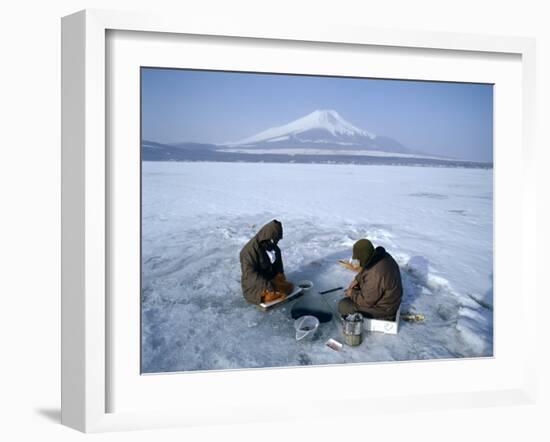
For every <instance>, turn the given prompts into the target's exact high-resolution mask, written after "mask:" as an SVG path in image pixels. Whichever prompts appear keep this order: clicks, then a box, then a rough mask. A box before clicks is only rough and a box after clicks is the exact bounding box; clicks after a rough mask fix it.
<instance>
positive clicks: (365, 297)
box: [338, 239, 403, 321]
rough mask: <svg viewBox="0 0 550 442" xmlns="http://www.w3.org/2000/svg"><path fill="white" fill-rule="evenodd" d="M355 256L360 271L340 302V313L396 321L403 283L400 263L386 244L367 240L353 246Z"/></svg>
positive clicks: (361, 240)
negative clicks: (358, 313) (383, 245)
mask: <svg viewBox="0 0 550 442" xmlns="http://www.w3.org/2000/svg"><path fill="white" fill-rule="evenodd" d="M352 258H353V259H355V260H358V261H359V266H360V271H359V273H358V274H357V275H356V276H355V278H354V279H353V281H352V282H351V284H350V286H349V288H348V289H347V290H346V297H345V298H344V299H342V300H341V301H340V303H339V304H338V310H339V312H340V314H341V315H344V316H346V315H349V314H352V313H355V312H360V313H362V314H363V316H365V317H367V318H375V319H384V320H390V321H394V320H395V315H396V313H397V310H398V309H399V306H400V304H401V298H402V296H403V286H402V282H401V272H400V271H399V266H398V265H397V263H396V262H395V260H394V259H393V258H392V256H391V255H390V254H389V253H388V252H386V250H385V249H384V247H376V249H375V248H374V246H373V245H372V243H371V242H370V241H369V240H368V239H360V240H359V241H357V242H356V243H355V244H354V245H353V256H352Z"/></svg>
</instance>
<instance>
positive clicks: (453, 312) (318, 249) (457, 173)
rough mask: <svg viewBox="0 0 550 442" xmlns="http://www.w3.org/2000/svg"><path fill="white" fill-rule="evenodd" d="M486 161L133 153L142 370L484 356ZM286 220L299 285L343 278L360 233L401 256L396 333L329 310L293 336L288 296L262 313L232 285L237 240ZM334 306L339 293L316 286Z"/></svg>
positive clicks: (236, 274)
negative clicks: (323, 160)
mask: <svg viewBox="0 0 550 442" xmlns="http://www.w3.org/2000/svg"><path fill="white" fill-rule="evenodd" d="M492 183H493V171H492V170H490V169H489V170H482V169H458V168H428V167H404V166H366V165H352V164H349V165H327V164H273V163H215V162H212V163H206V162H204V163H200V162H195V163H193V162H144V163H143V175H142V294H141V296H142V371H143V372H146V373H152V372H169V371H188V370H212V369H216V370H217V369H237V368H254V367H280V366H297V365H324V364H333V363H338V364H340V363H348V362H354V363H357V362H378V361H400V360H419V359H440V358H456V357H480V356H491V355H492V353H493V311H492V305H493V286H492V279H493V275H492V269H493V264H492V263H493V194H492V188H493V187H492ZM272 219H278V220H280V221H281V222H282V223H283V228H284V238H283V240H282V241H281V243H280V246H281V249H282V253H283V259H284V263H285V272H286V274H287V277H288V279H290V280H291V281H294V282H297V281H299V280H311V281H313V283H314V288H313V289H312V290H311V291H310V292H309V293H308V294H307V295H306V296H321V295H319V294H318V293H317V292H318V291H323V290H328V289H331V288H334V287H338V286H344V287H346V286H347V285H348V284H349V282H350V281H351V279H352V277H353V276H354V274H353V273H352V272H350V271H349V270H347V269H344V268H343V267H341V266H340V265H339V264H338V262H337V261H338V259H349V257H350V255H351V248H352V245H353V243H354V242H355V241H356V240H358V239H361V238H369V239H370V240H372V242H373V243H374V245H375V246H378V245H381V246H383V247H385V248H386V250H387V251H388V252H389V253H391V254H392V256H393V257H394V258H395V259H396V261H397V262H398V264H399V266H400V268H401V275H402V279H403V285H404V296H403V303H402V307H401V312H402V313H403V312H410V313H420V314H423V315H425V318H426V319H425V321H424V322H420V323H414V322H413V323H409V322H404V321H401V323H400V329H399V333H398V334H397V335H384V334H378V333H366V334H365V335H364V338H363V343H362V344H361V345H360V346H358V347H353V348H352V347H347V346H344V348H343V350H342V351H339V352H335V351H333V350H331V349H330V348H328V347H326V346H325V342H327V340H328V339H329V338H334V339H336V340H337V341H339V342H342V334H341V326H340V325H339V324H338V323H337V321H336V320H333V321H332V322H330V323H325V324H320V326H319V329H318V330H317V332H316V334H315V336H314V338H313V340H308V341H296V339H295V329H294V325H293V324H294V321H293V319H292V318H291V317H290V309H291V307H292V305H293V302H289V303H287V304H285V305H284V306H281V307H279V308H276V309H274V310H271V311H269V312H267V313H264V312H261V311H258V310H257V309H256V308H255V306H253V305H250V304H248V303H247V302H246V301H245V300H244V298H243V296H242V293H241V287H240V264H239V251H240V249H241V248H242V246H243V245H244V244H245V243H246V242H247V241H248V240H249V239H250V238H251V237H252V236H253V235H254V234H255V233H256V232H257V230H258V229H259V228H260V227H261V226H262V225H264V224H265V223H267V222H269V221H271V220H272ZM323 296H324V297H325V299H326V300H327V301H328V302H329V304H330V305H331V306H332V307H333V309H336V305H337V303H338V301H339V299H340V298H342V296H343V292H342V291H336V292H332V293H329V294H326V295H323Z"/></svg>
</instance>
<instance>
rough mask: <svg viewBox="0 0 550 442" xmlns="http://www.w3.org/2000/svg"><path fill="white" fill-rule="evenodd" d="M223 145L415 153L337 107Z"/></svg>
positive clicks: (317, 111) (315, 112)
mask: <svg viewBox="0 0 550 442" xmlns="http://www.w3.org/2000/svg"><path fill="white" fill-rule="evenodd" d="M222 146H223V147H239V148H256V149H257V148H262V149H281V148H315V149H334V148H345V149H348V150H349V149H352V150H376V151H383V152H394V153H412V152H411V151H410V150H409V149H407V148H406V147H405V146H403V145H402V144H400V143H399V142H397V141H396V140H393V139H391V138H389V137H384V136H377V135H375V134H373V133H371V132H368V131H366V130H363V129H360V128H358V127H356V126H354V125H353V124H351V123H349V122H348V121H346V120H345V119H344V118H342V116H340V114H339V113H338V112H336V111H334V110H316V111H314V112H312V113H310V114H308V115H306V116H305V117H302V118H298V119H297V120H294V121H292V122H290V123H287V124H284V125H282V126H277V127H273V128H270V129H267V130H264V131H262V132H260V133H258V134H255V135H252V136H250V137H247V138H244V139H242V140H240V141H236V142H230V143H225V144H223V145H222Z"/></svg>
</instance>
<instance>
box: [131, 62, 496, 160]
mask: <svg viewBox="0 0 550 442" xmlns="http://www.w3.org/2000/svg"><path fill="white" fill-rule="evenodd" d="M141 78H142V86H141V87H142V138H143V139H146V140H152V141H158V142H161V143H174V142H186V141H194V142H203V143H223V142H227V141H237V140H240V139H242V138H246V137H248V136H250V135H253V134H255V133H257V132H260V131H263V130H265V129H268V128H270V127H274V126H279V125H282V124H286V123H288V122H290V121H292V120H295V119H297V118H300V117H303V116H304V115H307V114H308V113H310V112H313V111H314V110H318V109H334V110H336V111H337V112H338V113H339V114H340V115H341V116H342V117H343V118H344V119H345V120H347V121H349V122H350V123H352V124H353V125H355V126H357V127H359V128H361V129H365V130H367V131H369V132H373V133H375V134H377V135H385V136H388V137H391V138H394V139H395V140H397V141H399V142H400V143H401V144H403V145H405V146H406V147H408V148H410V149H413V150H416V151H422V152H425V153H432V154H438V155H444V156H451V157H455V158H460V159H468V160H476V161H492V156H493V87H492V85H485V84H469V83H445V82H425V81H401V80H399V81H398V80H377V79H363V78H360V79H356V78H341V77H319V76H296V75H276V74H254V73H229V72H213V71H193V70H182V69H158V68H142V77H141Z"/></svg>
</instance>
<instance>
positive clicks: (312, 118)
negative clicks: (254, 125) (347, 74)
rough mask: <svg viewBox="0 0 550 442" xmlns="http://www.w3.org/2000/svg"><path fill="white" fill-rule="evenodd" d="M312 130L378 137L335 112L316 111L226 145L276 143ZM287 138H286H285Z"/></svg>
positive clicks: (371, 137) (333, 133) (339, 134)
mask: <svg viewBox="0 0 550 442" xmlns="http://www.w3.org/2000/svg"><path fill="white" fill-rule="evenodd" d="M312 129H324V130H326V131H328V132H330V133H331V134H332V135H333V136H341V135H344V136H354V135H359V136H364V137H368V138H370V139H373V138H375V137H376V135H374V134H372V133H370V132H367V131H365V130H363V129H359V128H358V127H356V126H354V125H353V124H351V123H349V122H347V121H346V120H344V119H343V118H342V117H341V116H340V114H339V113H338V112H336V111H335V110H316V111H313V112H311V113H310V114H308V115H306V116H305V117H302V118H298V119H297V120H294V121H291V122H290V123H287V124H284V125H282V126H277V127H272V128H270V129H267V130H264V131H262V132H260V133H258V134H256V135H252V136H251V137H248V138H245V139H243V140H240V141H236V142H230V143H224V144H225V145H246V144H254V143H258V142H261V141H275V139H286V138H288V137H290V136H294V135H298V134H300V133H303V132H306V131H308V130H312ZM283 137H286V138H283Z"/></svg>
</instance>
